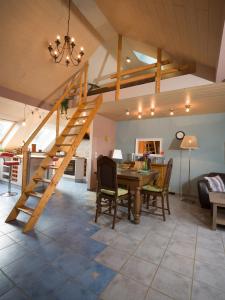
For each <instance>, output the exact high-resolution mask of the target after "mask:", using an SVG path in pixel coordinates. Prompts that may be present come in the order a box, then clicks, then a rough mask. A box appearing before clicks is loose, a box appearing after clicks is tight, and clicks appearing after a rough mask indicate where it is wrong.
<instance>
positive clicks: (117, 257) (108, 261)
mask: <svg viewBox="0 0 225 300" xmlns="http://www.w3.org/2000/svg"><path fill="white" fill-rule="evenodd" d="M128 257H129V253H128V252H125V251H121V250H118V249H114V248H111V247H107V248H105V250H103V251H102V252H101V253H100V254H99V255H98V256H97V257H96V258H95V260H96V261H97V262H99V263H101V264H103V265H106V266H107V267H109V268H111V269H113V270H115V271H119V270H120V269H121V267H122V266H123V264H124V263H125V262H126V261H127V259H128Z"/></svg>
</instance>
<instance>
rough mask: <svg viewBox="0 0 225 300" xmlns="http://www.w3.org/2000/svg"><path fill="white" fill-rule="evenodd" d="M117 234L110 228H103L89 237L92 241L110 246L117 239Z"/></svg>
mask: <svg viewBox="0 0 225 300" xmlns="http://www.w3.org/2000/svg"><path fill="white" fill-rule="evenodd" d="M117 235H118V233H117V232H116V231H115V230H113V229H111V228H103V229H100V230H98V231H97V232H96V233H95V234H93V235H92V236H91V238H92V239H94V240H96V241H99V242H102V243H105V244H106V245H110V244H111V243H112V242H113V240H114V239H115V238H116V237H117Z"/></svg>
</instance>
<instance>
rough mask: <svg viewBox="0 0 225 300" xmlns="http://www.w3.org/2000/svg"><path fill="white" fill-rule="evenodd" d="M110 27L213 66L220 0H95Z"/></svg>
mask: <svg viewBox="0 0 225 300" xmlns="http://www.w3.org/2000/svg"><path fill="white" fill-rule="evenodd" d="M96 2H97V4H98V6H99V8H100V9H101V11H102V12H103V13H104V14H105V16H106V17H107V18H108V20H109V22H110V23H111V24H112V26H113V27H114V29H115V30H116V31H117V32H118V33H121V34H123V35H124V36H126V37H129V38H133V39H135V40H138V41H141V42H144V43H148V44H149V45H151V46H154V47H162V48H163V49H164V50H165V51H167V52H168V53H169V54H171V55H172V56H174V57H178V58H180V59H182V60H194V61H196V62H198V63H201V64H203V65H206V66H210V67H213V68H215V67H216V66H217V62H218V55H219V48H220V41H221V35H222V29H223V24H224V9H225V1H223V0H188V1H186V0H157V1H155V0H141V1H140V0H117V1H105V0H96Z"/></svg>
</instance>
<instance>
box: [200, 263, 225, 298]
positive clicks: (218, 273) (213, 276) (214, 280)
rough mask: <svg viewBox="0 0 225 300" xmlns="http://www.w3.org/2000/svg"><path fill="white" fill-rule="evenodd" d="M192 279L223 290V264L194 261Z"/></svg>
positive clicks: (224, 289) (224, 270)
mask: <svg viewBox="0 0 225 300" xmlns="http://www.w3.org/2000/svg"><path fill="white" fill-rule="evenodd" d="M194 279H195V280H197V281H201V282H204V283H206V284H208V285H210V286H212V287H215V288H218V289H221V290H223V291H224V292H225V284H224V283H225V268H224V266H223V267H222V266H217V265H209V264H206V263H203V262H200V261H195V270H194Z"/></svg>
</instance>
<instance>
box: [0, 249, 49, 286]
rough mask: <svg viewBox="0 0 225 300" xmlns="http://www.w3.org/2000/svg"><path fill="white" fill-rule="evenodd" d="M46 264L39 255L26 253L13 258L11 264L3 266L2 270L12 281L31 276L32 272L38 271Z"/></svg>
mask: <svg viewBox="0 0 225 300" xmlns="http://www.w3.org/2000/svg"><path fill="white" fill-rule="evenodd" d="M45 266H46V262H45V260H43V258H41V257H40V256H37V255H34V254H32V253H27V254H26V255H24V256H23V257H21V258H19V259H17V260H15V261H14V262H12V263H11V264H9V265H7V266H5V267H4V268H3V269H2V270H3V272H4V273H5V274H6V275H7V276H8V277H9V278H10V279H11V280H13V281H14V282H18V281H19V280H21V279H23V280H24V281H26V279H28V278H30V277H32V276H33V275H34V274H37V273H40V272H42V271H43V269H44V268H45Z"/></svg>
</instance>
